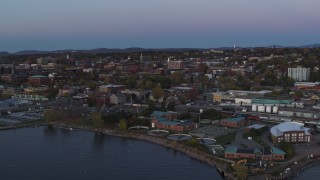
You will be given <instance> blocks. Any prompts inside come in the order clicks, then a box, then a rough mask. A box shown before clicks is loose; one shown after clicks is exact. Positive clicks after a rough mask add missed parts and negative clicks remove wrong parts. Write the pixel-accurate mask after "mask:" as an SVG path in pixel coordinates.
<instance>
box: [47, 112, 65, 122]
mask: <svg viewBox="0 0 320 180" xmlns="http://www.w3.org/2000/svg"><path fill="white" fill-rule="evenodd" d="M43 116H44V119H45V120H46V121H47V122H55V121H59V120H61V115H60V114H59V113H57V112H56V111H54V110H49V109H48V110H45V111H44V113H43Z"/></svg>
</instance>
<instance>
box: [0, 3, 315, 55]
mask: <svg viewBox="0 0 320 180" xmlns="http://www.w3.org/2000/svg"><path fill="white" fill-rule="evenodd" d="M234 43H235V44H237V45H238V46H268V45H274V44H277V45H305V44H312V43H320V0H305V1H302V0H264V1H259V0H1V2H0V51H9V52H16V51H20V50H31V49H36V50H58V49H92V48H100V47H105V48H127V47H143V48H179V47H191V48H210V47H221V46H229V47H230V46H233V44H234Z"/></svg>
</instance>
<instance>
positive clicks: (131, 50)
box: [0, 44, 320, 57]
mask: <svg viewBox="0 0 320 180" xmlns="http://www.w3.org/2000/svg"><path fill="white" fill-rule="evenodd" d="M313 47H317V48H319V47H320V44H310V45H303V46H281V45H270V46H264V48H313ZM244 48H255V47H237V49H244ZM208 49H216V50H230V49H233V47H217V48H155V49H153V48H139V47H130V48H124V49H120V48H111V49H108V48H97V49H91V50H81V49H78V50H76V49H66V50H54V51H38V50H24V51H19V52H16V53H8V52H0V57H1V56H9V55H32V54H33V55H37V54H40V55H41V54H51V53H67V52H84V53H134V52H155V51H158V52H165V51H167V52H183V51H190V50H208Z"/></svg>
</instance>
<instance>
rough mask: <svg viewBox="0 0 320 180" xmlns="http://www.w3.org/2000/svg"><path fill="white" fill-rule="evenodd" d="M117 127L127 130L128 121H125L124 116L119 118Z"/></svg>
mask: <svg viewBox="0 0 320 180" xmlns="http://www.w3.org/2000/svg"><path fill="white" fill-rule="evenodd" d="M119 129H120V130H121V131H127V130H128V123H127V120H126V119H124V118H122V119H120V123H119Z"/></svg>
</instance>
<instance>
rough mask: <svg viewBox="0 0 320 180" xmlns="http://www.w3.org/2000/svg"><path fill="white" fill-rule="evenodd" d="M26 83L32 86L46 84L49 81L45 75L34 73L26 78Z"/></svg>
mask: <svg viewBox="0 0 320 180" xmlns="http://www.w3.org/2000/svg"><path fill="white" fill-rule="evenodd" d="M28 83H29V84H31V85H33V86H41V85H48V84H49V83H50V79H49V78H48V77H47V76H42V75H34V76H30V77H29V78H28Z"/></svg>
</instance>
